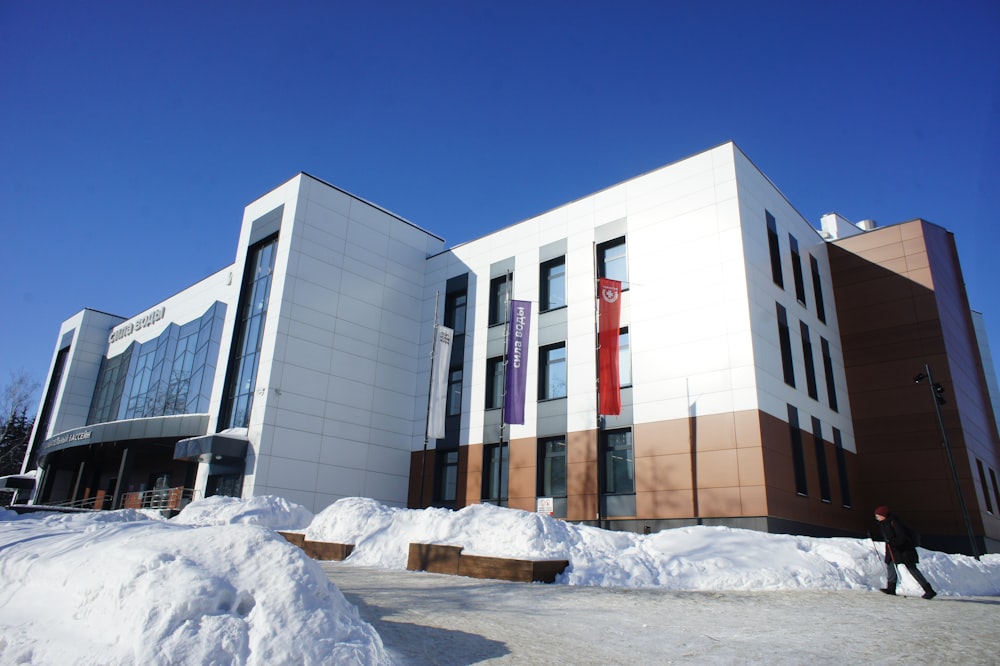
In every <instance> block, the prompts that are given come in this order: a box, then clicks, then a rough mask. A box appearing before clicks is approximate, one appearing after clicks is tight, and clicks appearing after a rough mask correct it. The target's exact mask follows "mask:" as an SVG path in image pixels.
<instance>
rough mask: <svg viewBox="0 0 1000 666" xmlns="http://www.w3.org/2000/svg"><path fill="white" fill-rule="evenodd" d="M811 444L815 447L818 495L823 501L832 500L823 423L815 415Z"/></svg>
mask: <svg viewBox="0 0 1000 666" xmlns="http://www.w3.org/2000/svg"><path fill="white" fill-rule="evenodd" d="M812 424H813V444H814V445H815V447H816V469H817V470H818V471H819V497H820V499H821V500H823V501H824V502H830V501H832V498H831V497H830V472H829V470H828V468H827V466H826V445H825V444H823V424H822V423H820V420H819V419H818V418H816V417H815V416H814V417H812Z"/></svg>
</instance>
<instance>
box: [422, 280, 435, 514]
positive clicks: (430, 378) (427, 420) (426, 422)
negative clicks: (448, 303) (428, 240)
mask: <svg viewBox="0 0 1000 666" xmlns="http://www.w3.org/2000/svg"><path fill="white" fill-rule="evenodd" d="M440 297H441V290H440V289H438V290H436V291H435V292H434V329H433V333H432V334H431V355H430V358H431V367H430V370H429V371H428V373H427V414H426V418H425V419H424V454H423V455H422V456H421V457H420V496H419V497H418V498H417V508H419V509H423V508H425V504H424V475H425V474H426V473H427V445H428V443H429V442H430V438H431V436H430V433H429V432H428V431H429V430H430V422H431V385H432V384H433V382H434V349H435V348H436V347H437V329H438V323H437V320H438V301H439V299H440Z"/></svg>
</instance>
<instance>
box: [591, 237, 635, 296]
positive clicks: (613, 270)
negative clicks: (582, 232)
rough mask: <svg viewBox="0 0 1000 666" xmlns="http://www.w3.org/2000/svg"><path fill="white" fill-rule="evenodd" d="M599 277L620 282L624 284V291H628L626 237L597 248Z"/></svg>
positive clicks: (602, 244)
mask: <svg viewBox="0 0 1000 666" xmlns="http://www.w3.org/2000/svg"><path fill="white" fill-rule="evenodd" d="M597 277H604V278H609V279H611V280H618V281H620V282H621V283H622V289H628V263H627V260H626V253H625V237H624V236H622V237H621V238H616V239H614V240H611V241H608V242H606V243H601V244H600V245H598V246H597Z"/></svg>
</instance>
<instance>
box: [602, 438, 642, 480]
mask: <svg viewBox="0 0 1000 666" xmlns="http://www.w3.org/2000/svg"><path fill="white" fill-rule="evenodd" d="M604 492H606V493H608V494H610V495H627V494H630V493H634V492H635V459H634V457H633V453H632V431H631V430H628V429H623V430H608V431H606V432H605V433H604Z"/></svg>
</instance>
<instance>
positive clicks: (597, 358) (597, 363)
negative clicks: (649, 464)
mask: <svg viewBox="0 0 1000 666" xmlns="http://www.w3.org/2000/svg"><path fill="white" fill-rule="evenodd" d="M590 254H591V260H592V261H593V262H594V371H595V376H594V399H595V402H594V413H595V414H596V415H597V424H596V425H597V428H596V429H597V488H596V491H597V526H598V527H600V524H601V483H602V481H603V476H602V475H603V474H604V461H603V458H602V456H601V324H600V317H601V313H600V291H601V286H600V285H601V275H600V271H599V270H598V266H597V243H596V242H593V243H591V253H590Z"/></svg>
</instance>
